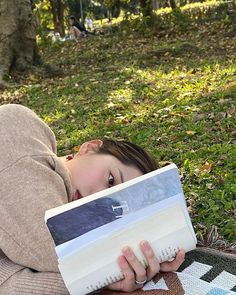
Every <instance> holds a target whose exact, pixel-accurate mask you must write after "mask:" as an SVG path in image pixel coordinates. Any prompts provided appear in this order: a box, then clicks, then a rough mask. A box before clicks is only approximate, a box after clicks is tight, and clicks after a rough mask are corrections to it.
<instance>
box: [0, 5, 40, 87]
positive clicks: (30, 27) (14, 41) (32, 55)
mask: <svg viewBox="0 0 236 295" xmlns="http://www.w3.org/2000/svg"><path fill="white" fill-rule="evenodd" d="M38 60H39V55H38V47H37V44H36V22H35V17H34V15H33V12H32V7H31V1H30V0H17V1H15V0H1V2H0V84H4V81H3V80H4V77H5V76H6V75H8V74H9V72H10V70H12V69H16V70H19V71H24V70H26V69H28V68H29V67H30V66H32V65H33V64H35V63H36V62H37V61H38Z"/></svg>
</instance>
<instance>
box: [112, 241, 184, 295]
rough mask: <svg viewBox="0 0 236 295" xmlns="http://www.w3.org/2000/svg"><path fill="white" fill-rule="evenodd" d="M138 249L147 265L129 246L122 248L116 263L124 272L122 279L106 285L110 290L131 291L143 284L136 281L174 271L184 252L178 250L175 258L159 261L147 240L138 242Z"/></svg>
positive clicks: (181, 260)
mask: <svg viewBox="0 0 236 295" xmlns="http://www.w3.org/2000/svg"><path fill="white" fill-rule="evenodd" d="M140 249H141V251H142V253H143V255H144V257H145V258H146V261H147V265H148V267H146V268H145V267H144V266H143V264H142V263H141V262H140V261H139V260H138V259H137V257H136V256H135V254H134V252H133V251H132V249H131V248H130V247H128V246H127V247H124V248H123V249H122V255H121V256H119V257H118V264H119V266H120V269H121V271H122V272H123V274H124V279H122V280H120V281H118V282H116V283H113V284H111V285H109V286H108V289H110V290H116V291H122V292H132V291H135V290H137V289H140V288H142V287H143V284H140V285H139V284H137V283H136V282H135V280H136V281H140V282H142V281H150V280H151V279H152V278H153V277H154V276H155V275H156V274H157V273H159V272H160V271H162V272H172V271H176V270H177V269H178V268H179V266H180V265H181V264H182V262H183V261H184V257H185V252H184V250H180V251H179V252H178V253H177V255H176V257H175V259H174V260H173V261H171V262H169V261H167V262H163V263H159V262H158V259H157V258H156V256H155V254H154V252H153V250H152V248H151V246H150V245H149V243H148V242H147V241H142V242H141V243H140Z"/></svg>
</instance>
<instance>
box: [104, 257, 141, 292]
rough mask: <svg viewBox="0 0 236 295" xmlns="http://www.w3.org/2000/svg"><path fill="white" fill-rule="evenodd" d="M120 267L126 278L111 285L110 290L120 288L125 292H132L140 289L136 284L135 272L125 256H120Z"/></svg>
mask: <svg viewBox="0 0 236 295" xmlns="http://www.w3.org/2000/svg"><path fill="white" fill-rule="evenodd" d="M117 262H118V264H119V267H120V269H121V271H122V273H123V275H124V279H123V280H120V281H118V282H116V283H113V284H111V285H109V287H108V288H109V289H110V290H120V291H123V292H132V291H134V290H136V289H138V286H137V285H135V274H134V271H133V270H132V268H131V266H130V265H129V263H128V261H127V260H126V258H125V257H124V256H119V257H118V260H117Z"/></svg>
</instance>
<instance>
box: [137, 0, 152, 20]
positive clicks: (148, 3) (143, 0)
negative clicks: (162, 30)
mask: <svg viewBox="0 0 236 295" xmlns="http://www.w3.org/2000/svg"><path fill="white" fill-rule="evenodd" d="M140 8H141V11H142V14H143V16H144V17H146V16H152V0H140Z"/></svg>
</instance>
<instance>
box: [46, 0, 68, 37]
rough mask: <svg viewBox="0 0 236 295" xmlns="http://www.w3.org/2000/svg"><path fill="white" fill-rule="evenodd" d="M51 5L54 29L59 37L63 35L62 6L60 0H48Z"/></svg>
mask: <svg viewBox="0 0 236 295" xmlns="http://www.w3.org/2000/svg"><path fill="white" fill-rule="evenodd" d="M50 3H51V6H52V15H53V24H54V30H55V31H56V32H58V33H59V34H60V36H61V37H64V36H65V27H64V6H63V3H62V1H61V0H50Z"/></svg>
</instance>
